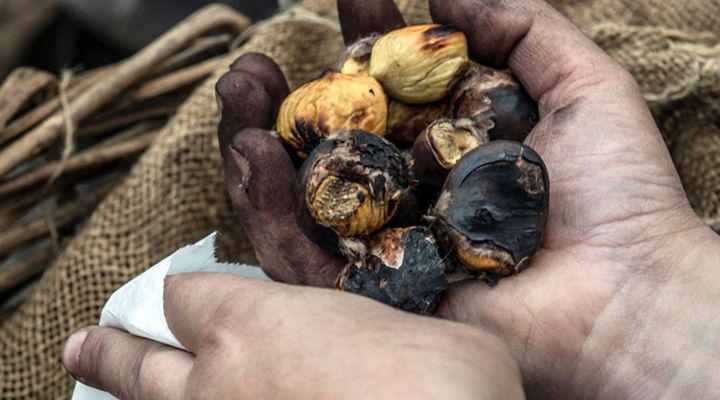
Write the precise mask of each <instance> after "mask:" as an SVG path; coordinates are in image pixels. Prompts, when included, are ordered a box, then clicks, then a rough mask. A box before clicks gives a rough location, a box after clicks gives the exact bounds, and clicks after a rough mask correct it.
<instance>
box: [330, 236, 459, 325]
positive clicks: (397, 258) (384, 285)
mask: <svg viewBox="0 0 720 400" xmlns="http://www.w3.org/2000/svg"><path fill="white" fill-rule="evenodd" d="M337 288H338V289H340V290H344V291H347V292H352V293H357V294H361V295H363V296H367V297H370V298H373V299H375V300H378V301H381V302H383V303H385V304H388V305H390V306H393V307H397V308H401V309H403V310H405V311H411V312H415V313H419V314H425V315H429V314H432V313H433V312H434V311H435V309H437V307H438V305H439V304H440V300H441V299H442V296H443V293H444V292H445V289H446V283H445V268H444V266H443V261H442V258H441V257H440V254H439V253H438V249H437V245H436V243H435V239H434V238H433V236H432V234H431V233H430V231H429V230H427V229H425V228H417V227H412V228H400V229H386V230H384V231H382V232H381V233H379V234H378V235H377V236H376V237H375V238H373V240H372V242H371V244H370V251H369V253H368V255H367V257H366V258H365V259H364V260H362V261H361V262H357V263H350V264H349V265H348V266H347V267H346V268H345V269H344V270H343V271H342V272H341V273H340V276H339V277H338V282H337Z"/></svg>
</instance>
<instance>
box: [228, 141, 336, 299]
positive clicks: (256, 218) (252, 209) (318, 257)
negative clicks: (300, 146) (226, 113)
mask: <svg viewBox="0 0 720 400" xmlns="http://www.w3.org/2000/svg"><path fill="white" fill-rule="evenodd" d="M231 149H232V150H231V156H230V158H228V160H227V161H226V172H225V176H226V179H227V184H228V185H227V186H228V189H229V191H230V198H231V199H232V201H233V205H234V206H235V209H236V210H237V212H238V213H239V214H240V216H241V220H242V221H243V224H244V226H245V229H246V231H247V232H248V236H249V237H250V238H251V241H252V242H253V246H254V248H255V250H256V253H257V255H258V258H259V259H260V262H261V265H262V266H263V269H264V270H265V271H266V273H268V275H269V276H271V277H272V278H273V279H276V280H280V281H283V282H288V283H299V284H308V285H313V286H331V285H332V284H333V283H334V281H335V279H336V277H337V274H338V273H339V271H340V269H341V268H342V264H343V261H342V259H340V258H339V257H334V256H332V255H330V254H328V253H326V252H324V251H322V250H321V249H319V248H318V247H317V246H316V245H314V244H313V243H312V242H310V240H309V239H307V237H305V235H304V234H303V233H302V232H301V231H300V229H299V228H298V226H297V223H296V222H295V214H294V207H295V204H294V197H293V193H294V186H295V170H294V168H293V165H292V162H291V161H290V157H289V156H288V154H287V152H286V151H285V149H284V148H283V146H282V145H281V144H280V142H279V141H278V140H277V139H275V138H274V137H272V136H270V134H269V133H268V132H266V131H263V130H260V129H252V128H251V129H245V130H243V131H241V132H240V133H239V134H238V135H236V136H235V138H234V139H233V143H232V146H231Z"/></svg>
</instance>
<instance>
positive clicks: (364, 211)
mask: <svg viewBox="0 0 720 400" xmlns="http://www.w3.org/2000/svg"><path fill="white" fill-rule="evenodd" d="M409 183H410V182H409V177H408V165H407V162H406V161H405V159H404V158H403V157H402V155H401V154H400V152H399V150H398V149H397V148H396V147H395V146H394V145H393V144H392V143H390V142H389V141H388V140H386V139H384V138H382V137H380V136H377V135H373V134H371V133H368V132H365V131H362V130H349V131H348V130H341V131H337V132H335V133H333V134H332V135H330V136H329V137H328V138H327V140H326V141H325V142H324V143H322V144H321V145H320V146H318V147H317V148H316V149H315V151H313V153H312V154H311V155H310V157H309V158H308V159H307V160H306V161H305V163H304V164H303V165H302V167H301V168H300V171H299V172H298V177H297V183H296V193H295V201H296V213H295V216H296V219H297V223H298V226H299V227H300V229H301V230H302V231H303V232H304V233H305V234H306V235H307V236H308V238H309V239H310V240H311V241H313V243H315V244H317V245H318V246H319V247H321V248H323V249H325V250H327V251H330V252H333V253H335V254H342V255H345V256H346V257H349V258H353V257H356V256H357V255H358V254H363V253H364V245H363V241H362V239H367V238H369V237H370V235H372V234H373V233H375V232H376V231H378V230H380V229H381V228H382V227H383V226H384V225H385V224H387V223H388V222H389V221H390V220H391V219H392V218H393V216H394V214H395V211H396V210H397V208H398V204H399V203H400V202H401V201H402V199H403V196H404V195H405V193H406V192H407V190H408V189H409Z"/></svg>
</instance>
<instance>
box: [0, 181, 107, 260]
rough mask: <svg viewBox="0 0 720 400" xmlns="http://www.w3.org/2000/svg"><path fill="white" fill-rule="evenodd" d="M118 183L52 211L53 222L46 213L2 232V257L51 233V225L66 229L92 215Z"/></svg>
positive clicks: (0, 248)
mask: <svg viewBox="0 0 720 400" xmlns="http://www.w3.org/2000/svg"><path fill="white" fill-rule="evenodd" d="M116 184H117V182H112V183H110V184H107V185H105V186H103V187H101V188H100V189H97V190H95V191H94V192H91V193H88V194H86V195H84V196H82V197H80V198H79V199H77V200H74V201H72V202H70V203H67V204H65V205H63V206H61V207H60V208H58V209H56V210H54V211H52V212H51V213H50V218H51V221H52V224H50V223H49V222H50V221H48V219H47V217H46V216H45V215H40V216H38V217H36V218H33V219H32V220H30V221H27V222H25V223H22V224H20V225H17V226H14V227H13V228H10V229H8V230H6V231H3V232H0V257H4V256H7V255H8V254H11V253H13V252H14V251H16V250H17V249H19V248H22V246H24V245H26V244H28V243H30V242H32V241H34V240H36V239H40V238H42V237H43V236H47V235H49V234H50V230H51V226H53V225H54V226H55V227H56V228H58V229H64V228H67V227H69V226H71V225H72V224H74V223H75V222H77V221H78V220H80V219H82V218H85V217H87V216H88V215H90V214H91V213H92V212H93V210H94V209H95V207H96V206H97V205H98V204H99V203H100V202H101V201H102V200H103V199H104V198H105V196H106V195H107V194H108V193H110V190H112V188H113V187H114V186H115V185H116Z"/></svg>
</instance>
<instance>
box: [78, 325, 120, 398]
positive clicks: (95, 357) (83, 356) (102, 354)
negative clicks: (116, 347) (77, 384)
mask: <svg viewBox="0 0 720 400" xmlns="http://www.w3.org/2000/svg"><path fill="white" fill-rule="evenodd" d="M111 341H112V339H110V338H108V337H107V336H106V335H103V334H102V332H101V331H99V330H97V329H93V330H90V331H89V332H88V334H87V337H86V338H85V341H84V342H83V344H82V347H81V349H80V356H79V358H78V369H79V372H80V378H81V379H82V380H83V381H85V382H88V383H92V384H96V385H103V383H104V382H101V378H102V374H101V373H100V371H101V370H102V369H103V368H104V366H105V364H106V361H105V358H106V356H107V354H108V351H109V348H110V347H112V343H110V342H111Z"/></svg>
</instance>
